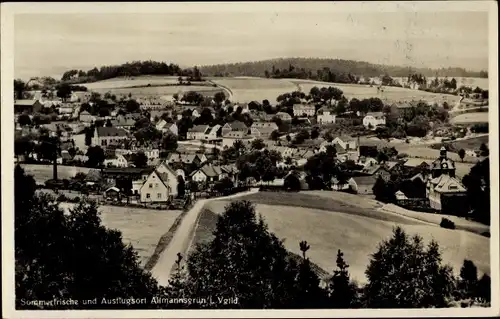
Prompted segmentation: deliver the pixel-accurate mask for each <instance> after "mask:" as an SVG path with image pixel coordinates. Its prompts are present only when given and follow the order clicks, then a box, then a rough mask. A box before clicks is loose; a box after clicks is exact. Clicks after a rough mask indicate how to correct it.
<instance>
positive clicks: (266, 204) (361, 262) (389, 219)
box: [194, 193, 490, 283]
mask: <svg viewBox="0 0 500 319" xmlns="http://www.w3.org/2000/svg"><path fill="white" fill-rule="evenodd" d="M336 194H337V193H335V195H332V196H336ZM297 198H299V200H297ZM356 198H357V200H356V201H353V200H350V201H349V200H348V198H344V199H341V200H337V199H336V198H327V197H321V196H314V195H309V194H303V193H299V194H296V193H258V194H255V195H250V196H248V197H243V198H242V199H248V200H250V201H251V202H253V203H254V204H256V211H257V213H258V214H260V215H261V216H262V217H263V219H264V221H265V222H266V223H267V224H268V226H269V230H270V231H271V232H274V233H275V234H276V235H277V236H278V238H281V239H283V240H284V245H285V247H286V248H287V249H288V250H289V251H290V252H292V253H294V254H297V255H300V253H301V252H300V249H299V242H300V241H302V240H306V241H307V242H308V244H309V245H310V246H311V248H310V249H309V251H308V252H307V255H308V257H309V258H310V259H311V261H312V262H314V263H315V264H317V265H318V266H319V267H321V269H323V270H324V271H325V272H328V273H330V274H331V273H332V271H333V269H334V268H335V257H336V253H337V250H338V249H341V250H342V251H343V252H344V255H345V259H346V261H347V263H348V264H350V267H349V272H350V273H351V276H352V278H354V279H355V280H357V281H358V282H360V283H364V282H366V277H365V275H364V271H365V269H366V266H367V265H368V263H369V260H370V255H371V254H372V253H374V252H375V251H376V250H377V246H378V243H380V242H381V241H382V240H385V239H388V238H389V237H390V236H391V234H392V229H393V228H394V227H395V226H396V225H400V226H402V227H403V229H404V230H405V231H406V232H407V233H408V234H410V235H415V234H418V235H420V236H422V237H423V239H424V242H425V243H428V242H429V241H430V240H431V239H434V240H436V241H437V242H438V243H439V245H440V249H441V252H442V257H443V260H444V262H445V263H448V264H450V265H451V266H452V267H453V269H454V271H455V273H456V274H457V273H458V272H459V271H460V267H461V266H462V263H463V260H464V259H470V260H472V261H474V263H475V264H476V266H477V267H478V270H479V272H480V273H484V272H486V273H490V262H489V260H490V257H489V238H486V237H484V236H480V235H477V234H474V233H471V232H468V231H464V230H449V229H444V228H440V227H439V226H437V225H434V224H432V223H429V222H426V221H420V220H417V219H415V218H411V217H407V216H403V215H401V216H400V215H398V214H394V213H389V212H384V211H381V210H376V209H373V207H372V206H373V205H374V203H372V202H370V201H367V202H364V201H363V200H360V197H356ZM345 201H349V204H347V203H343V202H345ZM325 202H326V203H327V204H325ZM334 202H337V204H336V205H332V204H333V203H334ZM360 202H361V203H362V204H359V203H360ZM228 203H229V202H228V201H215V202H211V203H210V204H209V205H208V207H206V208H207V209H206V210H205V211H204V212H203V213H202V216H201V217H200V220H199V224H198V227H197V230H196V233H195V240H194V242H195V243H196V242H206V241H208V240H210V239H211V238H212V235H211V232H212V231H213V229H214V227H215V222H216V216H215V215H214V213H216V214H217V213H221V212H222V211H223V210H224V207H225V205H227V204H228ZM271 203H272V204H271ZM285 205H286V206H285ZM356 205H359V207H358V209H356ZM343 206H344V207H343ZM315 207H316V208H315ZM320 207H321V208H320ZM346 207H348V208H347V209H346ZM349 207H350V208H349ZM370 207H372V208H370ZM357 212H361V213H357Z"/></svg>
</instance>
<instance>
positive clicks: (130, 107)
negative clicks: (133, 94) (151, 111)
mask: <svg viewBox="0 0 500 319" xmlns="http://www.w3.org/2000/svg"><path fill="white" fill-rule="evenodd" d="M125 110H126V111H127V113H137V112H139V111H140V110H141V106H140V105H139V103H137V101H136V100H132V99H129V100H128V101H127V102H126V103H125Z"/></svg>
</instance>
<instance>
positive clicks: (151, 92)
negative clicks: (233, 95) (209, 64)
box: [92, 85, 224, 97]
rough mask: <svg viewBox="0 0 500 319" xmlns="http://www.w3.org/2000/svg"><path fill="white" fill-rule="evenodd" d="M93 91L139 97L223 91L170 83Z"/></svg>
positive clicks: (180, 95)
mask: <svg viewBox="0 0 500 319" xmlns="http://www.w3.org/2000/svg"><path fill="white" fill-rule="evenodd" d="M92 91H94V92H98V93H101V94H105V93H106V92H110V93H111V94H115V95H122V96H125V95H128V94H132V96H135V97H140V96H172V95H174V94H179V97H182V94H184V93H185V92H188V91H196V92H198V93H201V94H203V95H205V96H214V95H215V93H217V92H224V90H223V89H220V88H218V87H213V86H204V85H170V86H145V87H127V88H113V89H109V88H100V89H92Z"/></svg>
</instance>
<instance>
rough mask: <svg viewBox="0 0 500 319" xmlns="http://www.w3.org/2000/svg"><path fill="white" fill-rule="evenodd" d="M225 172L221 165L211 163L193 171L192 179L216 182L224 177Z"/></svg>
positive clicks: (200, 181)
mask: <svg viewBox="0 0 500 319" xmlns="http://www.w3.org/2000/svg"><path fill="white" fill-rule="evenodd" d="M223 174H224V172H223V171H222V169H221V167H220V166H213V165H211V164H207V165H204V166H203V167H202V168H200V169H199V170H197V171H194V172H193V173H191V179H192V180H193V181H195V182H198V183H202V182H215V181H218V180H220V179H222V177H223Z"/></svg>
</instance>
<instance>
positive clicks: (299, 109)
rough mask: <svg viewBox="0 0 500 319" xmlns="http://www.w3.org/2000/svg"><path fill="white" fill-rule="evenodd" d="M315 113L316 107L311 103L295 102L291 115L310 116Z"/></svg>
mask: <svg viewBox="0 0 500 319" xmlns="http://www.w3.org/2000/svg"><path fill="white" fill-rule="evenodd" d="M314 114H316V107H315V106H314V105H312V104H295V105H294V106H293V116H297V117H306V116H307V117H310V116H314Z"/></svg>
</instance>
